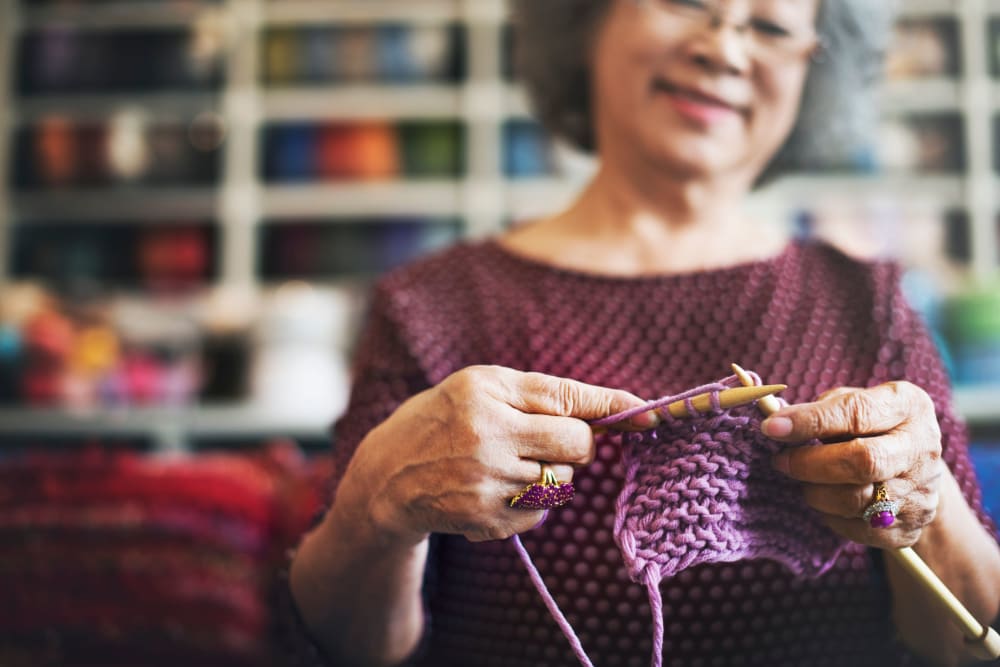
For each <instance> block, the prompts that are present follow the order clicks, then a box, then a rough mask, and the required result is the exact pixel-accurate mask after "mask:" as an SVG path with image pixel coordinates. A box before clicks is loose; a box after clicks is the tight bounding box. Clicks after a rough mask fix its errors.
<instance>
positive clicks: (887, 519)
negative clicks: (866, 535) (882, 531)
mask: <svg viewBox="0 0 1000 667" xmlns="http://www.w3.org/2000/svg"><path fill="white" fill-rule="evenodd" d="M898 513H899V503H898V502H896V501H895V500H889V492H888V491H887V490H886V488H885V482H875V498H874V499H873V500H872V502H871V504H870V505H868V507H866V508H865V511H864V513H863V514H862V515H861V518H862V519H864V520H865V521H867V522H868V523H869V525H871V527H872V528H888V527H889V526H891V525H892V524H893V523H895V522H896V515H897V514H898Z"/></svg>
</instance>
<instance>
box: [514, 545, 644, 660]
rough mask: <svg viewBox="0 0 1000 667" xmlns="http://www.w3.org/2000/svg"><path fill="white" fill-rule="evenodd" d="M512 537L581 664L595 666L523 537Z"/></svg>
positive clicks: (533, 581)
mask: <svg viewBox="0 0 1000 667" xmlns="http://www.w3.org/2000/svg"><path fill="white" fill-rule="evenodd" d="M510 539H511V541H512V542H513V543H514V549H516V550H517V555H518V556H520V557H521V561H522V562H523V563H524V566H525V568H527V570H528V576H529V577H531V583H533V584H534V585H535V588H536V589H538V593H539V595H541V596H542V600H544V601H545V606H546V607H548V608H549V613H550V614H552V618H554V619H555V621H556V623H557V624H558V625H559V629H560V630H562V633H563V634H564V635H566V639H567V640H569V644H570V646H571V647H572V648H573V653H575V654H576V657H577V659H578V660H579V661H580V664H581V665H584V667H594V663H592V662H591V661H590V658H589V657H588V656H587V652H586V651H584V649H583V644H582V643H581V642H580V638H579V637H577V636H576V631H574V630H573V626H572V625H570V624H569V621H567V620H566V617H565V616H564V615H563V613H562V609H560V608H559V605H558V604H556V601H555V599H554V598H553V597H552V594H551V593H549V589H548V587H547V586H546V585H545V581H544V580H543V579H542V575H541V574H539V573H538V568H536V567H535V563H534V562H533V561H532V560H531V556H530V555H529V554H528V550H527V549H525V548H524V544H522V543H521V538H520V537H518V536H517V535H513V536H512V537H511V538H510ZM661 624H662V623H661Z"/></svg>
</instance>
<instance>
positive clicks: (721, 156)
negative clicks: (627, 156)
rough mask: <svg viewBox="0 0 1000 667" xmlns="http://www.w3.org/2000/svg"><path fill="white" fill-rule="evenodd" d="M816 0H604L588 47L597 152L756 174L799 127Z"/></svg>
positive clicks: (674, 169) (712, 173)
mask: <svg viewBox="0 0 1000 667" xmlns="http://www.w3.org/2000/svg"><path fill="white" fill-rule="evenodd" d="M818 4H819V0H728V1H727V0H722V1H714V2H713V1H706V0H640V1H638V2H637V1H636V0H612V7H611V9H610V10H609V13H608V15H607V17H606V18H605V20H604V22H603V23H602V25H601V27H600V29H599V32H598V34H597V39H596V41H595V44H594V52H593V77H594V81H593V83H594V100H593V105H594V107H593V108H594V110H595V132H596V137H597V143H598V150H599V152H600V154H601V155H602V157H605V158H611V159H614V157H615V156H616V155H618V156H620V154H621V153H622V151H633V152H635V153H634V154H633V156H632V157H639V158H640V160H639V164H642V165H643V168H649V167H652V168H654V169H662V170H664V171H666V172H670V173H673V174H674V175H676V176H679V177H702V178H704V177H719V176H725V175H729V176H733V177H738V178H740V177H741V178H744V179H745V180H746V181H747V183H750V182H752V181H753V180H755V179H756V177H757V176H758V175H759V174H760V172H761V171H763V169H764V167H765V166H766V165H767V163H768V162H769V161H770V160H771V158H772V157H773V156H774V154H775V153H776V152H777V150H778V149H779V148H780V146H781V145H782V143H783V142H784V140H785V139H786V138H787V136H788V134H789V132H790V131H791V128H792V126H793V125H794V123H795V118H796V114H797V112H798V108H799V99H800V97H801V93H802V88H803V85H804V83H805V78H806V74H807V72H808V67H809V60H810V58H809V56H810V54H811V53H812V51H813V48H814V46H815V43H816V39H815V22H816V12H817V10H818ZM618 161H619V162H621V159H620V157H619V160H618ZM626 163H632V164H635V161H634V160H628V161H626Z"/></svg>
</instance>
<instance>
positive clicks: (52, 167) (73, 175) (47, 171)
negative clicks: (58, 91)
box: [32, 116, 80, 188]
mask: <svg viewBox="0 0 1000 667" xmlns="http://www.w3.org/2000/svg"><path fill="white" fill-rule="evenodd" d="M32 134H33V136H34V141H33V144H34V151H33V153H34V155H33V159H32V163H33V165H34V170H35V180H34V182H33V183H32V184H33V185H41V186H45V187H55V188H58V187H69V186H72V185H75V184H76V183H77V180H78V174H79V172H80V162H79V155H80V150H79V148H78V146H77V136H76V131H75V128H74V127H73V125H72V123H70V121H69V120H68V119H66V118H62V117H59V116H50V117H48V118H44V119H42V120H41V121H39V123H38V125H37V126H35V128H34V130H33V132H32Z"/></svg>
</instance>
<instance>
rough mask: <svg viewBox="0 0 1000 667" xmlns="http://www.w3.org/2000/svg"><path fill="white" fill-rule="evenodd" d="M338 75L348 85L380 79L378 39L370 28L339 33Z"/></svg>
mask: <svg viewBox="0 0 1000 667" xmlns="http://www.w3.org/2000/svg"><path fill="white" fill-rule="evenodd" d="M336 44H337V73H338V77H339V79H340V80H341V81H344V82H347V83H370V82H372V81H375V80H376V79H378V37H377V33H376V31H375V29H373V28H368V27H350V28H344V29H342V30H340V31H339V32H338V33H337V41H336Z"/></svg>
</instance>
